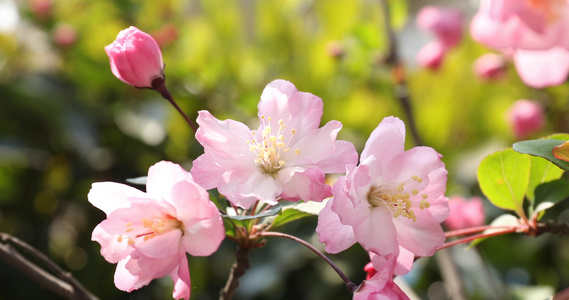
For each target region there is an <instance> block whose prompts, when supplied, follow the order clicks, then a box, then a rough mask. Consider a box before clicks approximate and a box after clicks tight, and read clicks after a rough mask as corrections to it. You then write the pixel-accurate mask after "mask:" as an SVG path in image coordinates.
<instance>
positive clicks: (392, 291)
mask: <svg viewBox="0 0 569 300" xmlns="http://www.w3.org/2000/svg"><path fill="white" fill-rule="evenodd" d="M396 261H397V257H396V256H395V255H388V256H386V257H383V256H379V255H377V256H375V257H372V262H371V263H370V264H371V269H373V271H371V270H370V267H368V266H369V265H370V264H368V265H366V268H367V269H368V270H369V271H367V272H368V276H369V275H370V274H372V273H373V275H372V277H371V278H366V280H365V281H364V282H362V284H361V285H360V287H359V288H358V290H357V291H356V292H355V293H354V298H353V299H354V300H376V299H386V300H387V299H389V300H404V299H409V297H408V296H407V295H406V294H405V293H404V292H403V291H402V290H401V289H400V288H399V286H397V285H396V284H395V282H393V274H394V269H395V265H396Z"/></svg>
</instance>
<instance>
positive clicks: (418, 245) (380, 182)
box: [316, 117, 449, 256]
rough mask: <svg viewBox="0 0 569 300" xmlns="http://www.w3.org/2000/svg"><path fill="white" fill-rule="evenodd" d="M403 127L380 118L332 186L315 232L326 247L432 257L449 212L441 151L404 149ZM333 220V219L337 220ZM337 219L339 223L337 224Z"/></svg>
mask: <svg viewBox="0 0 569 300" xmlns="http://www.w3.org/2000/svg"><path fill="white" fill-rule="evenodd" d="M404 143H405V125H404V124H403V122H402V121H401V120H400V119H398V118H395V117H388V118H385V119H383V121H382V122H381V123H380V124H379V126H378V127H377V128H376V129H375V130H374V131H373V133H372V134H371V136H370V138H369V139H368V141H367V143H366V146H365V148H364V150H363V152H362V154H361V158H360V165H359V166H357V167H356V166H353V165H352V166H348V167H347V173H346V176H345V177H341V178H340V179H339V180H338V181H337V182H336V183H335V184H334V186H333V187H332V193H333V195H334V197H333V198H332V199H330V200H329V202H328V203H327V204H326V207H325V208H324V209H323V210H322V211H321V212H320V215H319V217H318V226H317V228H316V231H317V232H318V234H319V236H320V241H321V242H323V243H326V251H328V252H330V253H338V252H340V251H343V250H345V249H347V248H348V247H350V246H351V245H353V244H354V243H355V242H356V241H357V242H358V243H360V244H361V245H362V246H363V248H364V249H366V250H367V251H369V252H374V253H377V254H379V255H383V256H386V255H389V254H398V253H400V254H399V255H401V254H402V250H400V249H399V248H401V249H403V252H408V253H403V254H405V255H408V254H409V253H412V254H413V255H416V256H431V255H433V253H434V252H435V249H436V248H437V247H439V246H442V244H443V242H444V240H445V235H444V232H443V230H442V228H441V226H440V224H439V223H440V222H442V221H444V219H446V217H447V216H448V213H449V209H448V203H447V202H448V199H447V198H446V197H445V196H444V192H445V189H446V175H447V171H446V169H445V166H444V163H443V162H442V161H441V159H440V158H441V155H440V154H439V153H437V152H436V151H435V150H434V149H432V148H430V147H415V148H413V149H410V150H408V151H405V150H404ZM336 218H337V219H336ZM337 220H339V221H340V222H337Z"/></svg>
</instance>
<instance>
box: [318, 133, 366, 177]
mask: <svg viewBox="0 0 569 300" xmlns="http://www.w3.org/2000/svg"><path fill="white" fill-rule="evenodd" d="M335 147H336V149H335V151H334V154H333V155H332V156H329V157H328V158H326V159H325V160H321V161H320V162H318V163H317V166H318V167H319V168H320V169H322V171H323V172H324V173H344V172H346V165H356V164H357V163H358V152H357V151H356V147H354V144H352V143H350V142H347V141H336V142H335Z"/></svg>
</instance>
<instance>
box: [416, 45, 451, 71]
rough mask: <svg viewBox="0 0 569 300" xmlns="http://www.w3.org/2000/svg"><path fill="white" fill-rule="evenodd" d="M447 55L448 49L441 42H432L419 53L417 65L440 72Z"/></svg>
mask: <svg viewBox="0 0 569 300" xmlns="http://www.w3.org/2000/svg"><path fill="white" fill-rule="evenodd" d="M445 55H446V48H445V47H444V45H443V44H442V43H440V42H439V41H432V42H430V43H428V44H426V45H425V46H423V48H421V50H419V53H417V64H418V65H419V66H421V67H423V68H427V69H431V70H438V69H439V67H440V66H441V64H442V62H443V60H444V58H445Z"/></svg>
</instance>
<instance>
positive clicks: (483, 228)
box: [445, 225, 512, 238]
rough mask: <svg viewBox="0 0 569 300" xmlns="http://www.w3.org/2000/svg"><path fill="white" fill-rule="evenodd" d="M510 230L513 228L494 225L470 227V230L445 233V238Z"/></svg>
mask: <svg viewBox="0 0 569 300" xmlns="http://www.w3.org/2000/svg"><path fill="white" fill-rule="evenodd" d="M509 228H512V226H492V225H485V226H476V227H470V228H465V229H458V230H452V231H447V232H445V237H446V238H449V237H455V236H459V235H469V234H473V233H477V232H480V231H484V230H488V229H509Z"/></svg>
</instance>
